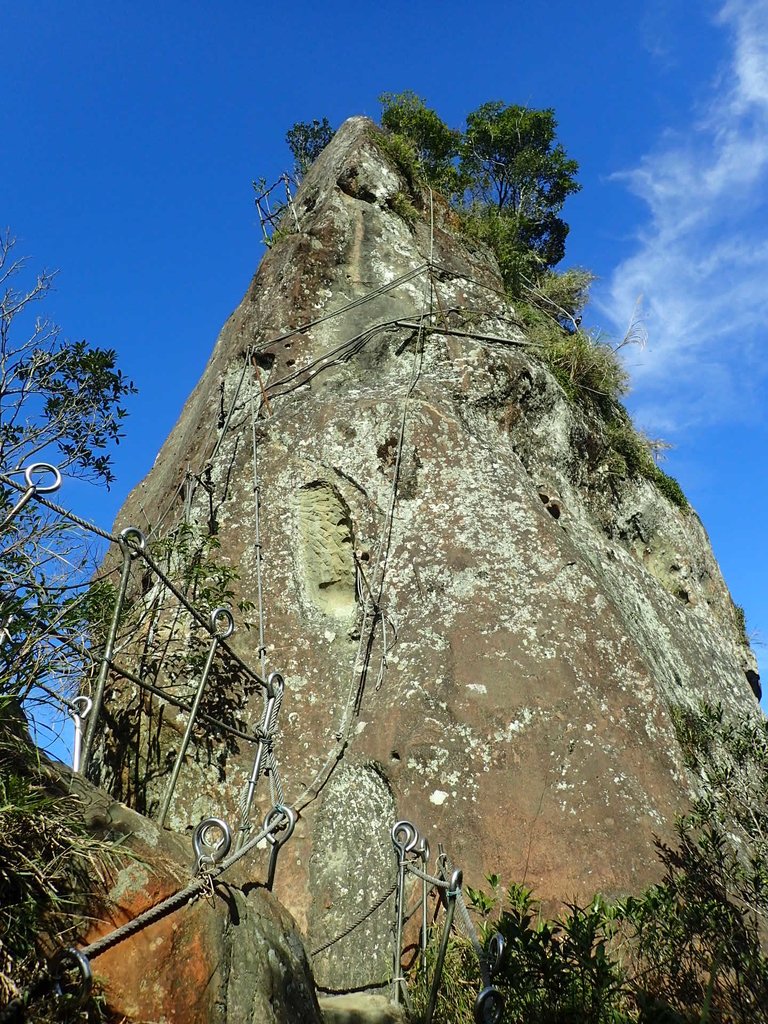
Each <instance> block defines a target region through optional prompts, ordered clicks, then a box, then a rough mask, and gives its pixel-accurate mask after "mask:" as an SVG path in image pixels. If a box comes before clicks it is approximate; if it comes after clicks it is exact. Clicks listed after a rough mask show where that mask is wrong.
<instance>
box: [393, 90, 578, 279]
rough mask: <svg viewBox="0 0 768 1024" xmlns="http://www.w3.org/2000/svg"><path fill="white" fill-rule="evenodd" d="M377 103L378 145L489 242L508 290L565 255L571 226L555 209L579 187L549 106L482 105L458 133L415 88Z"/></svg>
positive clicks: (411, 178)
mask: <svg viewBox="0 0 768 1024" xmlns="http://www.w3.org/2000/svg"><path fill="white" fill-rule="evenodd" d="M380 102H381V104H382V108H383V109H382V116H381V123H382V126H383V127H384V129H385V130H386V131H387V132H388V135H387V136H385V137H384V141H383V143H382V145H383V146H384V148H385V150H386V151H387V152H388V153H389V155H390V156H391V157H392V158H393V159H394V161H395V162H396V163H397V165H398V167H399V168H400V169H401V170H402V171H403V173H404V174H405V176H406V179H407V180H408V181H409V183H410V184H411V186H412V189H413V190H414V191H415V188H416V186H417V184H418V183H419V182H422V183H426V184H427V185H429V186H430V187H431V188H434V189H437V190H438V191H440V192H443V193H444V194H445V195H446V197H447V198H448V199H449V200H450V201H451V202H452V204H453V206H454V208H455V209H456V211H457V212H459V213H460V214H461V216H462V220H463V223H464V226H465V230H466V231H467V232H468V233H469V234H470V235H472V236H473V237H475V238H477V239H478V240H480V241H483V242H485V243H486V244H487V245H489V246H490V247H491V249H492V250H493V252H494V254H495V255H496V258H497V259H498V262H499V267H500V269H501V273H502V276H503V278H504V281H505V283H506V285H507V288H508V289H509V290H510V291H511V292H512V293H513V294H515V295H519V294H521V290H522V286H523V283H524V282H525V281H527V280H531V279H538V278H539V277H540V276H541V275H542V274H544V273H545V272H546V270H547V269H548V268H549V267H552V266H554V265H555V264H556V263H558V262H559V261H560V260H561V259H562V258H563V255H564V252H565V238H566V235H567V234H568V225H567V224H566V223H565V221H563V220H562V219H561V217H560V216H559V214H560V212H561V210H562V207H563V204H564V202H565V200H566V199H567V197H568V196H569V195H571V194H573V193H574V192H577V191H578V190H579V188H580V186H579V185H578V183H577V182H576V180H575V175H576V172H577V171H578V164H577V163H576V161H575V160H571V159H569V158H568V157H567V156H566V154H565V151H564V149H563V147H562V146H561V145H560V144H559V143H558V142H557V141H556V129H557V122H556V121H555V118H554V113H553V111H551V110H528V109H527V108H525V107H519V106H507V105H505V104H504V103H485V104H483V105H482V106H481V107H478V109H477V110H475V111H473V112H472V113H471V114H469V116H468V117H467V123H466V129H465V131H464V132H460V131H457V130H455V129H452V128H449V127H448V126H447V125H446V124H445V122H443V121H442V120H441V119H440V117H439V116H438V115H437V114H436V113H435V111H434V110H432V109H430V108H429V107H427V106H426V104H425V103H424V100H422V99H421V98H420V97H419V96H417V95H416V94H415V93H413V92H410V91H406V92H402V93H385V94H384V95H383V96H381V97H380Z"/></svg>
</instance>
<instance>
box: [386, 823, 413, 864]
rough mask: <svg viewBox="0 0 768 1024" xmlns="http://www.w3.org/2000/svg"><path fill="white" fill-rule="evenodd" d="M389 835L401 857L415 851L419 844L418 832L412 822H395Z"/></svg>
mask: <svg viewBox="0 0 768 1024" xmlns="http://www.w3.org/2000/svg"><path fill="white" fill-rule="evenodd" d="M390 835H391V836H392V842H393V844H394V846H395V849H396V850H398V851H399V852H400V855H401V856H402V855H404V854H406V853H410V852H411V851H412V850H415V849H416V846H417V845H418V842H419V830H418V829H417V828H416V826H415V825H414V824H413V823H412V822H410V821H405V820H404V819H403V820H402V821H396V822H395V824H394V825H393V826H392V831H391V833H390Z"/></svg>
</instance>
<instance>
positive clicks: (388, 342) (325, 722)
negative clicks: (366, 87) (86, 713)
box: [103, 118, 756, 990]
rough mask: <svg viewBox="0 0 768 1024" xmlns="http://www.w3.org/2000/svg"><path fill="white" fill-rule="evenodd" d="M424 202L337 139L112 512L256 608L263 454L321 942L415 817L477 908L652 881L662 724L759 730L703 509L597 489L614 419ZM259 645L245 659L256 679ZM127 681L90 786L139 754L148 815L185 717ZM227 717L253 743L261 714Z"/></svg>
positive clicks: (208, 771) (684, 792) (674, 756)
mask: <svg viewBox="0 0 768 1024" xmlns="http://www.w3.org/2000/svg"><path fill="white" fill-rule="evenodd" d="M408 192H409V184H408V182H407V181H406V180H405V178H404V177H403V175H402V173H401V171H400V170H399V169H398V167H397V166H396V165H395V164H394V163H393V162H392V161H391V160H390V159H389V157H388V156H387V155H386V153H385V151H384V150H383V149H382V148H381V146H380V145H379V143H378V142H377V140H376V129H375V128H374V127H373V125H372V124H371V123H370V122H369V121H367V120H365V119H363V118H353V119H351V120H350V121H348V122H346V124H345V125H344V126H343V127H342V128H341V129H340V131H339V132H338V133H337V135H336V137H335V138H334V140H333V142H332V143H331V145H330V146H329V147H328V148H327V149H326V150H325V151H324V153H323V154H322V155H321V156H320V158H319V159H318V160H317V162H316V164H315V165H314V167H313V168H312V169H311V171H310V173H309V174H308V175H307V177H306V179H305V181H304V182H303V184H302V186H301V189H300V191H299V193H298V195H297V197H296V206H295V208H296V213H297V216H298V221H299V230H298V231H293V230H290V229H289V227H287V228H286V231H285V233H284V234H283V235H282V236H281V237H280V238H279V239H278V240H277V241H276V242H275V244H274V246H273V247H272V249H271V250H270V251H269V252H268V254H267V255H266V257H265V258H264V260H263V261H262V263H261V266H260V267H259V270H258V271H257V273H256V276H255V277H254V279H253V282H252V284H251V286H250V288H249V289H248V292H247V294H246V296H245V298H244V299H243V301H242V303H241V304H240V306H239V307H238V309H237V310H236V311H235V312H234V314H233V315H232V316H231V317H230V319H229V320H228V321H227V323H226V325H225V326H224V329H223V331H222V333H221V335H220V337H219V339H218V341H217V342H216V345H215V348H214V351H213V354H212V356H211V359H210V361H209V364H208V366H207V368H206V370H205V373H204V374H203V377H202V378H201V380H200V382H199V384H198V385H197V387H196V388H195V390H194V392H193V393H192V395H191V396H190V398H189V400H188V402H187V404H186V405H185V407H184V410H183V412H182V414H181V417H180V419H179V422H178V424H177V425H176V427H175V428H174V430H173V432H172V434H171V435H170V437H169V438H168V440H167V442H166V443H165V445H164V446H163V448H162V450H161V451H160V453H159V455H158V457H157V460H156V463H155V466H154V468H153V469H152V471H151V472H150V474H149V475H148V477H147V478H146V480H144V481H143V482H142V483H141V484H140V485H139V486H138V487H137V488H136V489H135V490H134V491H133V492H132V494H131V495H130V497H129V499H128V500H127V502H126V504H125V506H124V508H123V510H122V511H121V513H120V516H119V520H118V522H119V525H120V526H121V527H124V526H127V525H136V526H139V527H142V528H146V525H147V523H149V524H150V526H151V528H152V530H153V531H154V534H155V536H163V535H164V534H166V533H167V532H168V531H169V530H170V529H171V528H172V527H173V526H174V525H175V524H177V523H178V522H179V521H180V520H182V519H183V518H184V517H186V519H187V522H188V523H190V524H191V525H192V527H194V528H199V529H200V530H201V531H203V530H209V529H212V530H213V531H214V532H215V533H216V536H217V538H218V541H219V542H220V545H221V547H220V553H219V557H220V558H221V560H222V561H224V562H225V563H227V564H229V565H231V566H236V567H237V568H238V570H239V573H240V580H239V583H238V584H237V588H238V592H239V594H240V595H245V596H247V597H249V598H250V599H253V600H255V595H256V586H257V580H256V564H257V563H256V559H257V552H256V547H255V536H256V523H255V515H256V509H255V501H254V476H253V454H254V446H253V443H252V442H253V438H255V453H256V459H255V461H256V470H257V483H258V491H259V495H260V530H261V539H262V543H263V594H264V608H265V630H266V662H267V666H268V670H269V671H272V670H279V671H280V672H281V673H283V674H284V676H285V679H286V693H285V700H284V703H283V707H282V710H281V718H280V726H281V729H280V734H279V740H278V742H277V744H276V754H277V757H278V760H279V763H280V766H281V769H282V773H283V776H284V778H285V780H286V794H285V796H286V802H287V803H289V804H296V805H297V806H298V807H299V809H300V811H301V816H300V820H299V823H298V825H297V827H296V831H295V833H294V836H293V838H292V839H291V842H290V843H289V844H287V845H286V847H285V849H284V850H283V851H282V853H281V864H280V871H279V874H278V879H277V884H276V893H277V894H278V896H279V897H280V899H281V900H282V901H283V902H284V903H285V904H286V906H288V908H289V909H290V910H291V911H292V912H293V913H294V915H295V916H296V917H297V919H298V921H299V923H300V926H301V927H302V928H303V929H304V930H305V931H306V933H307V934H308V936H309V942H308V945H309V947H310V948H311V947H313V946H315V945H319V944H320V943H321V942H322V941H323V940H324V939H325V938H327V937H330V936H333V935H334V934H336V933H337V932H340V931H341V930H343V928H344V927H345V925H347V924H348V923H350V921H351V920H352V919H353V918H355V917H356V916H357V915H358V914H359V913H360V912H361V911H364V910H365V909H366V908H367V907H368V906H369V905H370V903H371V902H372V900H373V898H375V897H376V896H377V895H378V894H379V893H380V892H381V891H382V890H385V889H386V888H387V886H388V885H390V883H391V882H392V880H393V875H394V859H393V856H392V847H391V842H390V838H389V829H390V827H391V825H392V823H393V822H394V821H395V820H396V819H397V818H401V817H406V818H410V819H411V820H413V821H414V822H416V823H417V824H418V825H419V826H420V827H421V828H423V829H424V831H425V832H426V833H427V834H428V835H429V836H430V838H431V839H432V840H433V844H434V842H435V841H437V840H442V841H444V842H445V843H446V845H447V847H448V849H449V851H450V853H451V855H452V857H453V858H454V860H455V861H456V862H457V863H459V864H461V865H462V866H463V867H464V869H465V877H466V878H467V880H468V881H470V882H471V883H473V884H478V883H480V882H481V880H482V876H483V874H484V873H485V872H486V871H489V870H493V871H496V872H498V873H499V874H500V875H501V876H502V877H503V878H504V879H506V880H513V879H514V880H519V881H523V880H525V881H526V883H527V884H529V885H532V886H534V887H535V889H536V891H537V893H538V894H539V895H540V896H543V897H545V898H551V899H563V898H571V897H579V896H585V895H589V894H591V893H592V892H594V891H595V890H596V889H602V890H603V891H607V892H617V891H621V890H625V889H628V888H634V887H637V886H639V885H640V884H642V883H644V882H646V881H647V880H649V879H650V878H651V877H653V875H654V871H655V858H654V855H653V835H654V833H657V834H661V835H662V836H664V835H666V834H668V830H669V827H670V824H671V822H672V821H673V819H674V816H675V815H676V814H677V813H679V812H681V811H682V810H684V808H685V807H686V802H687V800H688V798H689V795H690V788H691V785H692V781H691V780H690V779H689V778H688V777H687V775H686V771H685V769H684V766H683V760H682V756H681V751H680V747H679V744H678V739H677V735H676V732H675V728H674V721H673V718H674V708H675V707H677V706H688V705H691V706H692V705H693V704H695V702H696V701H698V700H699V699H701V698H704V697H707V698H710V699H714V700H718V701H721V702H722V703H723V705H724V706H725V707H726V708H727V709H728V711H729V713H731V714H733V715H736V716H744V715H747V714H749V713H750V712H751V711H752V710H753V709H754V707H755V698H754V695H753V693H752V691H751V690H750V686H749V684H748V678H747V676H746V675H745V673H750V675H749V678H750V679H752V680H753V681H755V680H756V675H755V672H754V670H755V666H754V662H753V660H751V655H750V653H749V651H748V649H747V648H745V646H744V643H743V641H742V638H741V637H740V634H739V629H738V623H737V618H736V615H735V612H734V608H733V603H732V601H731V599H730V596H729V594H728V591H727V588H726V586H725V584H724V582H723V580H722V577H721V574H720V571H719V569H718V566H717V564H716V562H715V560H714V557H713V555H712V552H711V550H710V547H709V543H708V540H707V537H706V534H705V531H704V529H703V528H702V526H701V524H700V522H699V520H698V518H697V517H696V515H695V514H693V513H691V514H686V513H684V512H683V511H681V510H680V509H679V508H677V507H676V506H675V505H673V504H671V503H670V502H669V501H668V500H667V499H666V498H665V497H664V496H663V495H662V494H661V493H659V491H658V490H657V489H656V488H655V487H654V485H653V484H652V483H651V482H649V481H648V480H645V479H643V478H636V479H625V480H619V481H616V480H615V479H611V480H610V481H609V479H608V474H607V472H606V466H605V458H606V452H607V449H606V444H605V439H604V438H603V437H602V436H601V433H600V426H599V424H597V423H595V422H594V421H593V420H591V419H590V418H589V417H588V416H587V415H585V414H584V413H583V412H582V411H580V410H579V408H578V407H577V406H575V405H574V404H573V403H571V402H569V401H568V399H567V398H566V396H565V394H564V393H563V391H562V389H561V387H560V385H559V384H558V383H557V381H556V380H555V379H554V377H553V376H552V375H551V373H550V372H549V371H548V370H547V369H546V367H545V366H544V364H543V362H542V361H541V359H540V358H539V356H538V355H537V351H536V349H535V348H534V347H533V346H531V345H530V344H528V339H527V338H526V336H525V334H524V332H523V330H522V327H521V325H520V321H519V319H518V317H517V316H516V314H515V309H514V306H513V305H512V304H510V302H509V301H508V300H507V299H506V298H505V296H504V293H503V288H502V283H501V280H500V277H499V274H498V268H497V267H496V265H495V262H494V260H493V258H492V256H491V255H490V254H489V253H488V252H487V251H486V250H485V249H483V248H481V247H478V246H476V245H473V244H471V243H469V242H468V241H467V240H466V239H465V238H464V237H462V235H461V233H460V232H459V231H458V230H457V225H456V224H455V223H454V218H453V215H452V214H451V212H450V211H449V210H448V209H447V208H446V207H445V205H444V204H443V203H442V201H441V200H440V199H439V197H437V196H430V194H429V193H428V192H426V193H424V194H420V195H415V196H414V195H409V194H408ZM411 204H413V205H414V206H415V207H416V209H415V210H413V212H412V208H411ZM403 214H405V216H404V215H403ZM249 354H250V355H251V358H252V362H253V364H254V367H255V368H254V371H253V373H252V372H251V371H250V370H249V369H248V367H247V365H246V360H247V359H248V357H249ZM253 409H255V410H256V411H257V413H258V415H257V418H256V420H255V429H253V430H252V427H253V426H254V425H253V424H252V421H251V414H252V410H253ZM150 597H151V592H150V591H147V590H146V588H145V591H144V592H143V593H142V594H139V595H138V597H137V600H138V601H141V600H144V601H148V600H149V598H150ZM257 634H258V631H257V630H256V629H251V630H250V631H246V630H243V629H241V630H239V631H238V632H237V633H236V634H235V635H234V637H233V638H232V644H233V647H234V648H235V649H236V650H237V651H238V653H239V654H240V655H241V656H242V658H243V659H244V660H246V661H247V662H249V663H250V664H252V665H253V666H254V668H258V665H259V652H258V645H259V642H258V639H257ZM124 660H126V661H129V660H130V659H129V658H128V656H127V655H126V658H125V659H124ZM150 681H152V680H150ZM157 681H158V685H159V684H160V683H161V682H162V672H160V673H159V675H158V677H157ZM113 682H114V688H115V692H116V693H117V694H118V696H117V697H113V698H111V700H112V705H111V711H110V717H109V724H110V726H111V727H112V728H113V730H114V731H115V735H118V736H119V734H120V732H121V730H122V731H123V733H124V734H125V735H127V734H128V732H129V731H130V730H133V729H134V725H135V722H137V721H140V722H141V723H142V724H141V729H140V730H138V732H131V735H135V736H137V737H138V740H137V742H138V741H140V744H141V751H140V760H139V761H138V762H136V760H135V759H136V756H137V754H136V751H135V750H132V749H129V748H130V746H131V745H130V744H123V745H121V744H120V743H113V744H112V749H111V752H109V751H108V752H105V753H103V756H104V758H105V759H106V761H107V762H109V764H110V765H111V767H110V771H109V772H108V773H106V774H105V778H108V779H111V784H112V785H113V786H116V787H117V788H118V789H120V788H121V787H122V789H123V791H125V783H124V779H125V778H127V777H129V776H130V775H131V774H133V776H134V777H135V776H136V775H137V773H136V771H135V768H130V770H129V762H131V758H133V759H134V761H133V762H132V763H133V764H134V765H135V764H136V763H138V764H140V766H141V772H140V774H141V778H142V784H141V785H142V793H141V797H140V799H141V800H142V801H144V804H145V805H146V806H148V807H150V809H151V808H152V807H153V806H155V805H156V803H157V801H158V800H159V798H160V796H161V794H162V791H163V785H164V776H166V775H167V771H168V761H169V757H170V756H171V755H172V752H173V751H174V749H176V748H177V747H178V740H179V730H180V725H179V722H180V723H181V726H183V721H184V716H183V715H182V716H180V718H179V719H178V720H177V719H176V718H174V716H173V715H172V714H171V713H170V711H171V710H172V709H168V708H166V709H165V710H166V711H167V712H168V713H167V714H159V713H158V707H159V706H161V705H162V702H161V701H158V698H156V697H152V698H151V699H150V698H147V697H146V695H144V697H142V698H140V696H139V694H138V692H137V690H136V688H135V687H134V686H133V684H131V683H130V682H125V681H120V680H117V679H115V680H114V681H113ZM228 701H229V702H230V704H231V705H232V706H233V707H234V706H236V707H237V713H238V720H239V721H244V722H246V723H249V724H250V725H255V724H257V723H258V722H259V721H260V720H261V715H262V700H261V697H260V696H259V695H258V694H256V693H250V692H245V691H243V692H239V693H237V692H235V691H234V690H232V689H230V690H229V691H221V693H220V694H219V705H218V706H219V707H221V706H222V702H223V704H224V705H226V704H227V702H228ZM225 710H226V708H225ZM137 716H138V717H137ZM108 746H109V744H108ZM252 758H253V753H252V750H251V748H249V747H247V746H245V745H243V744H238V743H228V744H225V743H224V742H223V741H222V742H216V741H212V742H208V743H206V744H203V745H200V746H198V747H197V748H196V753H195V755H194V757H190V758H189V759H188V764H187V765H186V766H185V770H184V773H183V775H182V779H181V782H180V785H179V789H178V796H177V799H176V800H175V802H174V805H173V808H172V813H171V816H170V819H169V823H170V824H171V826H172V827H173V828H174V829H176V830H178V831H183V830H184V829H185V828H187V827H188V826H189V825H190V824H196V823H197V822H198V821H199V820H200V818H202V817H205V816H208V815H210V814H212V813H216V814H218V815H221V816H224V817H227V818H228V819H229V820H230V821H232V822H233V823H235V822H236V821H237V819H238V813H239V812H238V809H237V806H238V799H239V798H240V797H241V794H242V792H243V789H244V786H245V783H246V780H247V777H248V773H249V772H250V770H251V762H252ZM110 759H111V760H110ZM121 780H123V781H121ZM258 793H259V800H260V803H259V808H260V810H259V813H260V814H261V815H262V816H263V814H264V811H265V810H266V809H267V807H268V806H269V800H268V798H267V796H266V787H265V786H264V783H262V784H261V788H260V789H259V791H258ZM136 799H137V800H139V796H138V795H137V797H136ZM254 870H255V869H254ZM259 870H261V868H259ZM391 919H392V911H391V906H389V907H388V906H387V905H385V906H384V907H382V909H381V910H379V911H377V912H376V913H375V914H374V915H372V916H371V917H370V918H369V919H368V920H367V921H366V922H365V923H364V924H363V925H362V926H361V927H360V928H359V929H358V930H357V931H355V932H354V933H353V934H352V935H351V936H349V937H348V938H346V939H344V940H342V941H341V942H339V943H337V944H336V945H335V946H334V947H333V948H332V949H331V950H330V951H328V953H326V954H322V955H320V956H319V957H317V959H316V961H315V971H316V976H317V978H318V982H319V984H320V985H321V986H322V987H325V988H328V989H331V990H336V989H345V988H352V987H364V986H374V985H377V984H381V983H383V982H384V981H385V980H386V979H387V977H388V975H389V971H390V955H391V954H390V948H391V940H390V936H389V931H390V928H391Z"/></svg>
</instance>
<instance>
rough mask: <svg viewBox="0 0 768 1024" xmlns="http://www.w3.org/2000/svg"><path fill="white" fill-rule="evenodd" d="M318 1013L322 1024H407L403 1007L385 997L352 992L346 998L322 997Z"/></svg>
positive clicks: (407, 1018)
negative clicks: (321, 1018) (320, 1015)
mask: <svg viewBox="0 0 768 1024" xmlns="http://www.w3.org/2000/svg"><path fill="white" fill-rule="evenodd" d="M318 1002H319V1003H320V1012H321V1013H322V1015H323V1024H408V1022H409V1017H408V1014H407V1013H406V1011H405V1008H404V1007H403V1006H398V1005H396V1004H395V1003H392V1002H390V1000H389V999H387V997H386V996H372V995H365V994H363V993H360V992H353V993H351V994H350V995H346V996H323V997H321V998H320V999H319V1000H318Z"/></svg>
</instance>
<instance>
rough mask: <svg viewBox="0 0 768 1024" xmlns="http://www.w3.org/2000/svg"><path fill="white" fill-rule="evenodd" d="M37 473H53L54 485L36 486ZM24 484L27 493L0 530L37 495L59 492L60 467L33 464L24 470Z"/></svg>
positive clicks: (41, 463) (40, 463) (45, 463)
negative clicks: (35, 477) (34, 478)
mask: <svg viewBox="0 0 768 1024" xmlns="http://www.w3.org/2000/svg"><path fill="white" fill-rule="evenodd" d="M35 473H53V483H50V484H36V483H35V481H34V480H33V475H34V474H35ZM24 483H25V484H26V485H27V489H26V491H24V493H23V494H22V496H21V497H20V498H19V500H18V501H17V502H16V504H15V505H14V506H13V508H12V509H11V511H10V512H9V513H8V515H7V516H6V517H5V519H4V520H3V521H2V523H0V530H3V529H4V528H5V527H6V526H7V525H8V523H10V521H11V520H12V519H13V517H14V516H16V515H17V514H18V513H19V512H21V510H22V509H23V508H24V506H25V505H26V504H28V502H29V501H31V499H32V498H34V496H35V495H36V494H53V493H54V491H58V489H59V488H60V487H61V473H60V472H59V470H58V467H57V466H52V465H51V464H50V462H33V463H32V464H31V465H30V466H27V468H26V469H25V470H24Z"/></svg>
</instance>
